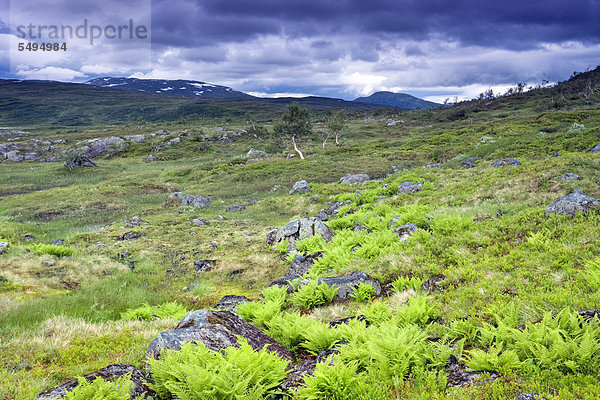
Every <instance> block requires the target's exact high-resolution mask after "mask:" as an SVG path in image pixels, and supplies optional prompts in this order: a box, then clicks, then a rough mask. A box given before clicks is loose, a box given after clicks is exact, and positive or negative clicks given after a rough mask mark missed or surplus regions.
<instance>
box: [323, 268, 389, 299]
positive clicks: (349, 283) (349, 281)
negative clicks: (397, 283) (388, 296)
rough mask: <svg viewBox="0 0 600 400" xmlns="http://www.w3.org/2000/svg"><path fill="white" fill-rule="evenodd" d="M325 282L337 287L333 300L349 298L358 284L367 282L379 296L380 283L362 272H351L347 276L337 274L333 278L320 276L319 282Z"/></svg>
mask: <svg viewBox="0 0 600 400" xmlns="http://www.w3.org/2000/svg"><path fill="white" fill-rule="evenodd" d="M321 283H326V284H327V285H329V286H335V287H337V288H338V291H337V294H336V295H335V297H334V298H333V300H349V299H350V298H352V295H353V294H354V290H355V289H356V288H357V287H358V286H359V285H360V284H363V283H364V284H368V285H371V286H373V289H374V293H373V294H374V295H375V296H379V295H380V294H381V284H380V283H379V281H378V280H377V279H374V278H371V277H370V276H369V275H367V274H365V273H364V272H353V273H352V274H350V275H347V276H338V277H333V278H321V279H319V284H321Z"/></svg>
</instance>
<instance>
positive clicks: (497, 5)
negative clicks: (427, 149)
mask: <svg viewBox="0 0 600 400" xmlns="http://www.w3.org/2000/svg"><path fill="white" fill-rule="evenodd" d="M153 15H154V20H153V24H154V27H155V29H157V31H155V32H154V33H155V39H156V40H158V41H159V42H160V43H165V44H166V43H168V40H165V39H167V38H175V37H176V38H178V42H180V44H183V42H185V41H187V42H188V43H189V44H193V43H198V42H201V41H203V40H213V41H214V40H216V41H246V40H249V39H251V38H253V37H255V36H256V35H264V34H277V33H279V32H281V33H283V34H285V35H289V36H290V37H313V36H317V35H323V34H339V33H346V34H357V33H358V34H362V35H367V36H368V35H374V36H375V35H382V34H384V35H389V37H390V38H402V39H413V40H425V39H429V38H433V37H444V38H446V39H449V40H457V41H459V42H460V43H462V44H464V45H480V46H493V47H499V48H507V49H516V50H524V49H527V48H534V47H536V46H537V45H538V44H539V43H540V42H562V41H569V40H577V41H581V42H589V43H597V42H598V41H600V35H599V28H598V21H599V20H600V2H599V1H598V0H543V1H541V0H533V1H526V0H519V1H514V0H509V1H482V0H457V1H448V0H427V1H422V0H421V1H419V0H399V1H393V2H391V1H381V0H373V1H368V2H366V1H364V0H318V1H317V0H312V1H311V0H308V1H307V0H301V1H300V0H285V1H281V0H255V1H247V0H195V1H194V0H188V1H181V0H180V1H175V2H172V1H166V0H156V1H154V2H153ZM169 32H171V33H174V32H179V33H183V35H178V34H169Z"/></svg>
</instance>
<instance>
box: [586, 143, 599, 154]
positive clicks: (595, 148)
mask: <svg viewBox="0 0 600 400" xmlns="http://www.w3.org/2000/svg"><path fill="white" fill-rule="evenodd" d="M587 152H588V153H600V142H598V143H596V145H595V146H594V147H592V148H591V149H589V150H588V151H587Z"/></svg>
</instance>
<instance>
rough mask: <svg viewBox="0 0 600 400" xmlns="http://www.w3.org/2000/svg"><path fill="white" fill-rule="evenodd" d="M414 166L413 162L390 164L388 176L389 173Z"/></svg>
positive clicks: (392, 173)
mask: <svg viewBox="0 0 600 400" xmlns="http://www.w3.org/2000/svg"><path fill="white" fill-rule="evenodd" d="M415 167H416V165H415V164H398V165H392V166H391V167H390V173H389V174H388V176H389V175H394V174H397V173H398V172H400V171H403V170H405V169H411V168H415Z"/></svg>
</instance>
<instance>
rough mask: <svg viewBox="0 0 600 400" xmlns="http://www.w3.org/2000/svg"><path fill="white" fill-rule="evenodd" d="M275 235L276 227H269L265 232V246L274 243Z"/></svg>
mask: <svg viewBox="0 0 600 400" xmlns="http://www.w3.org/2000/svg"><path fill="white" fill-rule="evenodd" d="M276 237H277V229H271V230H270V231H269V232H267V240H266V242H267V246H273V245H274V244H275V238H276Z"/></svg>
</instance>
